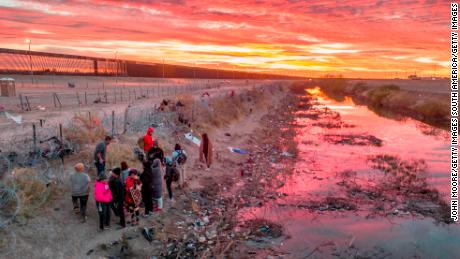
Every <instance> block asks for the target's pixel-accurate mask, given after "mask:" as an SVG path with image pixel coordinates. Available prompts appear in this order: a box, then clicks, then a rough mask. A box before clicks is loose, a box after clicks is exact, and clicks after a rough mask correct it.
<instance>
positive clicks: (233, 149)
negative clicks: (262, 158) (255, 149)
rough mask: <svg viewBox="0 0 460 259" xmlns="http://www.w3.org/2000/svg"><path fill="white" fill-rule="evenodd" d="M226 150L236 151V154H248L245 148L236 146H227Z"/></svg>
mask: <svg viewBox="0 0 460 259" xmlns="http://www.w3.org/2000/svg"><path fill="white" fill-rule="evenodd" d="M228 150H230V152H233V153H238V154H242V155H247V154H249V152H248V151H247V150H244V149H240V148H237V147H228Z"/></svg>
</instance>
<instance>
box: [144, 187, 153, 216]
mask: <svg viewBox="0 0 460 259" xmlns="http://www.w3.org/2000/svg"><path fill="white" fill-rule="evenodd" d="M141 193H142V202H143V203H144V207H145V212H144V213H145V214H146V215H147V214H149V213H150V212H153V201H152V193H153V190H152V189H150V188H142V191H141Z"/></svg>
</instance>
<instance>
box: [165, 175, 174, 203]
mask: <svg viewBox="0 0 460 259" xmlns="http://www.w3.org/2000/svg"><path fill="white" fill-rule="evenodd" d="M172 182H173V181H172V179H168V180H166V188H167V189H168V195H169V199H172V198H173V192H172V188H171V184H172Z"/></svg>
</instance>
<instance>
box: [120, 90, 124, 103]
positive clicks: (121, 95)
mask: <svg viewBox="0 0 460 259" xmlns="http://www.w3.org/2000/svg"><path fill="white" fill-rule="evenodd" d="M120 99H121V102H123V88H120Z"/></svg>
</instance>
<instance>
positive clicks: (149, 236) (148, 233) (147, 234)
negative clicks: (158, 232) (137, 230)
mask: <svg viewBox="0 0 460 259" xmlns="http://www.w3.org/2000/svg"><path fill="white" fill-rule="evenodd" d="M153 234H154V232H153V228H144V229H142V235H143V236H144V237H145V239H147V241H149V243H151V242H152V241H153Z"/></svg>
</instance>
